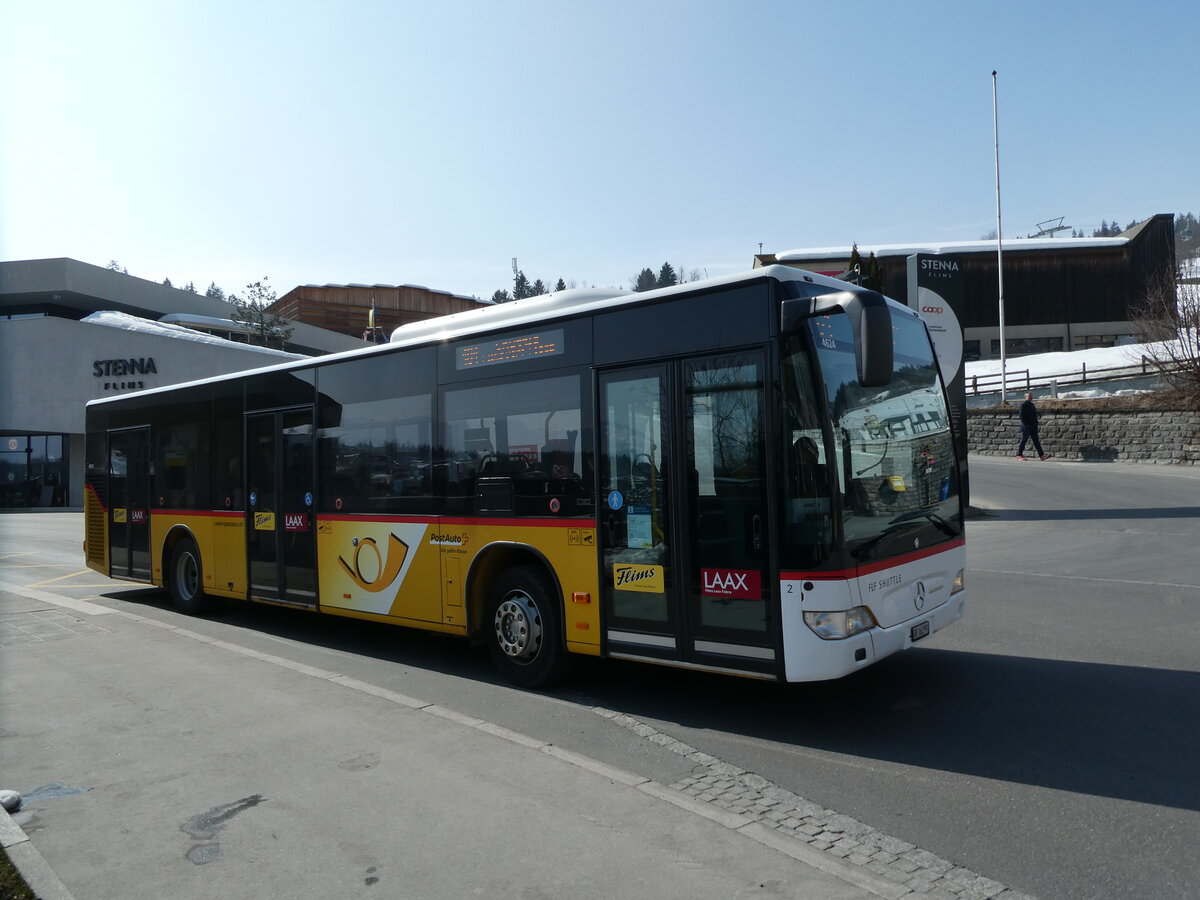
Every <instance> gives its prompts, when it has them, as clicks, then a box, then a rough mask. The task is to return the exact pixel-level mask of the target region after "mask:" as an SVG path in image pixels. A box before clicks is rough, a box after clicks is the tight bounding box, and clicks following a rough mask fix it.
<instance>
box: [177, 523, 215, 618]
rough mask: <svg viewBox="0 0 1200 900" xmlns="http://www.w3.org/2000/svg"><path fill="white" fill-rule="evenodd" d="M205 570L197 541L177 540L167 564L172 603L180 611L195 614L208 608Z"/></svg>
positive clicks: (190, 614)
mask: <svg viewBox="0 0 1200 900" xmlns="http://www.w3.org/2000/svg"><path fill="white" fill-rule="evenodd" d="M203 572H204V567H203V566H202V565H201V564H200V551H199V549H197V547H196V542H195V541H193V540H192V539H191V538H183V539H181V540H179V541H176V543H175V546H173V547H172V548H171V561H170V563H169V564H168V566H167V593H168V594H169V595H170V597H171V605H172V606H174V607H175V608H176V609H177V610H179V612H181V613H184V614H185V615H189V616H195V615H199V614H200V613H203V612H205V611H207V610H208V608H209V598H208V597H207V596H206V595H205V593H204V586H203V584H202V581H203V574H202V573H203Z"/></svg>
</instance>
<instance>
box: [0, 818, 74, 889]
mask: <svg viewBox="0 0 1200 900" xmlns="http://www.w3.org/2000/svg"><path fill="white" fill-rule="evenodd" d="M0 813H2V814H3V815H2V816H0V845H3V847H4V852H5V853H7V854H8V858H9V859H10V860H12V864H13V865H14V866H16V867H17V871H18V872H20V873H21V877H22V878H24V879H25V883H26V884H27V885H29V889H30V890H31V891H33V893H34V895H35V896H36V897H37V898H38V900H75V898H74V896H73V895H72V894H71V892H70V891H68V890H67V886H66V885H65V884H63V883H62V881H60V880H59V877H58V876H57V875H55V874H54V870H53V869H51V868H50V864H49V863H48V862H46V860H45V858H44V857H43V856H42V854H41V853H39V852H38V849H37V847H35V846H33V842H32V841H30V840H29V835H27V834H26V833H25V831H24V830H23V829H22V828H21V826H20V825H18V824H17V823H16V822H14V821H13V818H12V816H10V815H9V814H8V811H7V810H5V809H3V808H0Z"/></svg>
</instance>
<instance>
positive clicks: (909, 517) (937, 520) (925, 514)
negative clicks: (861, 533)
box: [852, 507, 958, 559]
mask: <svg viewBox="0 0 1200 900" xmlns="http://www.w3.org/2000/svg"><path fill="white" fill-rule="evenodd" d="M933 509H934V507H929V508H927V509H914V510H911V511H909V512H906V513H901V514H900V515H898V516H896V518H894V519H892V521H891V522H890V523H889V524H888V527H887V528H885V529H884V530H883V531H882V532H880V533H879V534H877V535H875V537H873V538H871V539H870V540H869V541H867V542H866V543H865V544H862V545H861V546H859V547H856V548H855V549H854V550H853V551H852V552H853V554H854V557H855V558H856V559H863V558H864V557H865V556H867V554H869V553H870V552H871V551H872V550H874V549H875V548H876V547H877V546H879V544H880V543H881V542H883V541H884V540H885V539H887V538H889V537H891V536H892V535H894V534H896V533H897V532H898V531H904V530H906V529H907V528H909V527H911V526H913V525H920V524H921V523H920V522H918V521H917V519H925V520H926V521H928V522H931V523H933V524H934V525H936V526H937V527H938V530H939V531H941V532H943V533H944V534H946V535H948V536H949V537H958V531H956V530H955V528H954V526H953V525H951V524H950V523H949V522H947V521H946V520H945V519H943V518H942V517H941V516H939V515H938V514H937V513H935V512H933V511H932V510H933Z"/></svg>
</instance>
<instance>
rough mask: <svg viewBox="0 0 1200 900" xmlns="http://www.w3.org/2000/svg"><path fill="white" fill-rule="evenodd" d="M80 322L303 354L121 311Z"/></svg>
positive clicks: (276, 353)
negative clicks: (257, 345) (222, 336)
mask: <svg viewBox="0 0 1200 900" xmlns="http://www.w3.org/2000/svg"><path fill="white" fill-rule="evenodd" d="M80 321H81V322H87V323H88V324H89V325H104V326H106V327H108V328H120V329H121V330H123V331H137V332H140V333H141V334H152V335H155V336H156V337H169V338H176V339H177V340H184V341H196V342H197V343H201V344H216V345H217V346H220V347H235V348H237V349H238V350H254V351H256V352H258V353H267V354H269V355H272V356H281V357H283V358H284V359H303V358H304V357H303V355H302V354H299V353H285V352H284V351H283V350H273V349H271V348H269V347H256V346H254V345H251V344H242V343H238V342H237V341H227V340H225V338H219V337H217V336H216V335H212V334H205V333H204V332H202V331H193V330H192V329H191V328H184V327H183V326H182V325H169V324H167V323H165V322H154V321H151V320H150V319H142V318H139V317H137V316H131V315H128V314H126V313H122V312H114V311H112V310H101V311H100V312H94V313H92V314H91V315H90V316H84V317H83V318H82V319H81V320H80Z"/></svg>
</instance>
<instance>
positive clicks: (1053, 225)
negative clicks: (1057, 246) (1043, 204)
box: [1029, 216, 1071, 238]
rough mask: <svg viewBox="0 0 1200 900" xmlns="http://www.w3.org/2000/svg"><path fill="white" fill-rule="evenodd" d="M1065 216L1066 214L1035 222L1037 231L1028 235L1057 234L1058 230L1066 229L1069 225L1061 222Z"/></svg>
mask: <svg viewBox="0 0 1200 900" xmlns="http://www.w3.org/2000/svg"><path fill="white" fill-rule="evenodd" d="M1065 218H1066V216H1059V217H1058V218H1057V219H1047V220H1046V221H1045V222H1038V223H1037V228H1038V230H1037V232H1036V233H1034V234H1031V235H1029V237H1031V238H1043V237H1054V235H1056V234H1058V233H1059V232H1060V231H1066V230H1067V229H1069V228H1070V227H1071V226H1070V225H1064V224H1063V219H1065Z"/></svg>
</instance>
